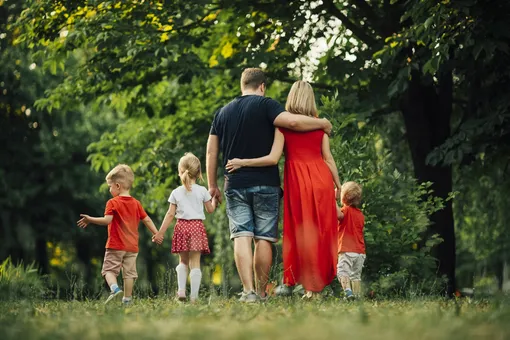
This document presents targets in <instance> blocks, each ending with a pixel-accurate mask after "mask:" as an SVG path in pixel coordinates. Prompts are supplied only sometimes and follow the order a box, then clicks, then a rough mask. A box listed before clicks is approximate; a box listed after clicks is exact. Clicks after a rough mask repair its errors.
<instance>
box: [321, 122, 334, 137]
mask: <svg viewBox="0 0 510 340" xmlns="http://www.w3.org/2000/svg"><path fill="white" fill-rule="evenodd" d="M322 122H323V127H322V129H323V130H324V132H325V133H326V134H327V135H328V136H331V131H333V125H332V124H331V122H330V121H329V120H327V119H326V118H322Z"/></svg>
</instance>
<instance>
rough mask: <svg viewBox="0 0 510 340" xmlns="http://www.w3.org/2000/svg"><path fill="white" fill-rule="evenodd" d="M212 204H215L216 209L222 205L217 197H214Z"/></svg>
mask: <svg viewBox="0 0 510 340" xmlns="http://www.w3.org/2000/svg"><path fill="white" fill-rule="evenodd" d="M212 205H213V207H214V209H216V208H217V207H218V206H219V205H220V202H219V201H218V198H217V197H213V198H212Z"/></svg>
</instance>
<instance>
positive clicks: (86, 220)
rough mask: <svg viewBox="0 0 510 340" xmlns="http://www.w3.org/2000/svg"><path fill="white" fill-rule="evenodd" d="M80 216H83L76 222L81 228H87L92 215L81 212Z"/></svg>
mask: <svg viewBox="0 0 510 340" xmlns="http://www.w3.org/2000/svg"><path fill="white" fill-rule="evenodd" d="M80 217H81V218H80V219H79V220H78V222H76V224H77V225H78V227H80V228H86V227H87V225H88V224H89V223H90V216H89V215H85V214H80Z"/></svg>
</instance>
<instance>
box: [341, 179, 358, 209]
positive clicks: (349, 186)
mask: <svg viewBox="0 0 510 340" xmlns="http://www.w3.org/2000/svg"><path fill="white" fill-rule="evenodd" d="M342 202H343V203H345V204H346V205H348V206H353V207H356V208H358V207H359V206H360V204H361V186H360V185H359V184H358V183H356V182H345V183H344V184H343V185H342Z"/></svg>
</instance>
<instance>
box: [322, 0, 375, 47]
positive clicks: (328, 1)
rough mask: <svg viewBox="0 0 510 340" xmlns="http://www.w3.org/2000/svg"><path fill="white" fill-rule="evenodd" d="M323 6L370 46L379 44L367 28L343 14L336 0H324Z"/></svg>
mask: <svg viewBox="0 0 510 340" xmlns="http://www.w3.org/2000/svg"><path fill="white" fill-rule="evenodd" d="M322 7H323V8H324V9H325V10H326V11H329V13H330V14H332V15H333V16H335V17H336V18H337V19H339V20H341V21H342V24H343V25H344V26H345V27H347V28H348V29H349V30H351V31H352V33H354V35H356V36H357V37H358V38H359V39H361V40H362V41H363V42H364V43H365V44H367V45H368V46H369V47H374V46H375V45H377V44H378V41H377V39H375V38H374V37H372V36H371V35H369V34H368V33H367V32H365V30H364V29H363V28H362V27H360V26H358V25H356V24H355V23H353V22H352V21H350V20H349V18H347V16H346V15H345V14H343V13H342V11H340V10H339V9H338V7H336V5H335V3H334V0H324V3H323V5H322Z"/></svg>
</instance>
